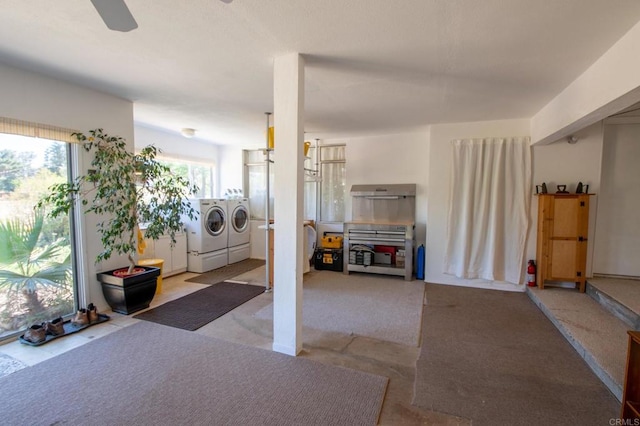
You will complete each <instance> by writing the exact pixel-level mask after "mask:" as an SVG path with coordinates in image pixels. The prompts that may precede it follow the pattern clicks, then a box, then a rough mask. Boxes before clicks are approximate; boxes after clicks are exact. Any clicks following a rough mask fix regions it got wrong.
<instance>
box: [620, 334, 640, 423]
mask: <svg viewBox="0 0 640 426" xmlns="http://www.w3.org/2000/svg"><path fill="white" fill-rule="evenodd" d="M628 333H629V348H628V349H627V369H626V373H625V379H624V391H623V393H622V411H621V413H620V417H621V418H622V419H625V420H636V419H640V331H628ZM621 424H629V425H631V424H637V423H633V422H627V423H621Z"/></svg>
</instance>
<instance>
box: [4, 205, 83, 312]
mask: <svg viewBox="0 0 640 426" xmlns="http://www.w3.org/2000/svg"><path fill="white" fill-rule="evenodd" d="M43 226H44V215H43V214H42V212H41V211H39V210H37V211H36V212H35V213H34V215H33V216H32V217H29V218H27V219H26V220H23V219H19V218H14V219H7V220H5V221H3V222H0V290H3V291H5V292H7V293H8V294H11V293H14V294H21V295H22V296H23V297H24V298H25V300H26V305H27V310H28V312H29V313H30V314H38V313H40V312H43V311H45V310H46V309H47V308H46V306H44V305H43V301H42V300H41V298H40V297H39V293H38V292H39V291H41V290H51V289H65V288H66V287H68V286H69V283H70V282H71V251H70V249H69V243H68V241H66V240H65V239H64V238H60V239H58V240H56V241H54V242H53V243H50V244H46V245H44V246H41V245H39V244H38V243H39V242H41V237H42V229H43Z"/></svg>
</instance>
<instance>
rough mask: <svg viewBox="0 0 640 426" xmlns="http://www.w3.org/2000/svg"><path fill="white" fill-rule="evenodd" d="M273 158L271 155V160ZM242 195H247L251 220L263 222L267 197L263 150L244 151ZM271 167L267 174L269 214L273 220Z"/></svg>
mask: <svg viewBox="0 0 640 426" xmlns="http://www.w3.org/2000/svg"><path fill="white" fill-rule="evenodd" d="M273 157H274V156H273V155H272V158H273ZM243 158H244V182H245V186H246V187H245V188H244V193H245V194H247V196H248V198H249V200H250V202H249V209H250V215H251V219H253V220H265V219H266V217H265V216H266V215H265V208H266V197H267V191H266V188H267V177H266V172H267V166H266V163H265V153H264V150H263V149H256V150H244V151H243ZM273 180H274V176H273V167H271V168H270V173H269V195H270V196H269V213H270V215H269V216H270V219H273Z"/></svg>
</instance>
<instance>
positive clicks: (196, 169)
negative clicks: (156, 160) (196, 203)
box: [160, 157, 215, 198]
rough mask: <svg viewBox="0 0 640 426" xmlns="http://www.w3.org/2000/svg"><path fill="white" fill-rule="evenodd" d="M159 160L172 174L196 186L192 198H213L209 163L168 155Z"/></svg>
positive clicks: (211, 174) (213, 185)
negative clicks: (196, 191)
mask: <svg viewBox="0 0 640 426" xmlns="http://www.w3.org/2000/svg"><path fill="white" fill-rule="evenodd" d="M160 162H161V163H162V164H165V165H167V166H169V168H170V169H171V171H172V172H173V173H174V174H176V175H178V176H182V177H184V178H185V179H188V180H189V183H190V184H191V185H196V186H197V187H198V193H197V194H194V195H193V197H194V198H214V193H215V180H214V168H213V167H212V166H211V165H209V164H206V163H196V162H192V161H185V160H178V159H174V158H170V157H163V158H161V159H160Z"/></svg>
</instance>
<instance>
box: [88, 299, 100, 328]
mask: <svg viewBox="0 0 640 426" xmlns="http://www.w3.org/2000/svg"><path fill="white" fill-rule="evenodd" d="M87 315H88V316H89V322H90V323H92V324H93V323H94V322H96V321H98V309H97V308H96V307H95V305H94V304H93V303H89V306H87Z"/></svg>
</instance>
